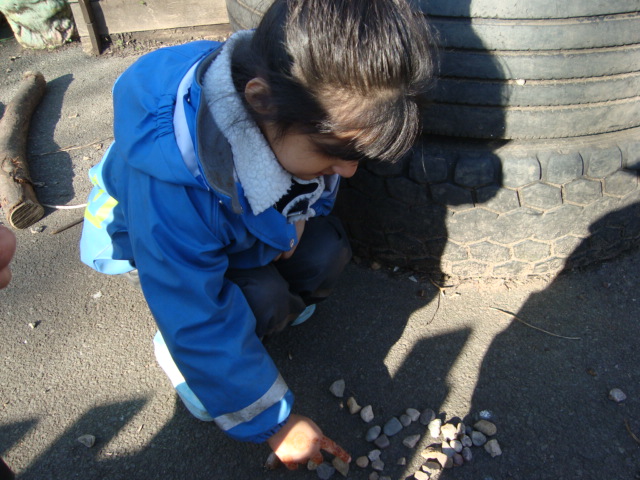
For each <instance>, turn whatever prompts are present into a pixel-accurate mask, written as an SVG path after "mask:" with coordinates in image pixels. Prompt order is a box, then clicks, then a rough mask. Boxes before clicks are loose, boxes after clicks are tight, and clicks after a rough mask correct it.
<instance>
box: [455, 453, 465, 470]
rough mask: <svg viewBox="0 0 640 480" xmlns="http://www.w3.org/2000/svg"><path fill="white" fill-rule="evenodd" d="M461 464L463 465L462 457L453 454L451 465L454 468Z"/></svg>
mask: <svg viewBox="0 0 640 480" xmlns="http://www.w3.org/2000/svg"><path fill="white" fill-rule="evenodd" d="M463 464H464V458H462V455H460V454H459V453H454V454H453V465H454V466H455V467H460V466H461V465H463Z"/></svg>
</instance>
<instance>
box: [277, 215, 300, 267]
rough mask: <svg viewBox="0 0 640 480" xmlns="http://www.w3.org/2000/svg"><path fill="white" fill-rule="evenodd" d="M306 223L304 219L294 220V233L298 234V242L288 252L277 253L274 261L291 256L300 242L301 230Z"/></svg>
mask: <svg viewBox="0 0 640 480" xmlns="http://www.w3.org/2000/svg"><path fill="white" fill-rule="evenodd" d="M306 224H307V221H306V220H298V221H297V222H296V234H297V235H298V242H297V243H296V244H295V245H294V246H293V248H292V249H291V250H289V251H288V252H282V253H281V254H280V255H278V256H277V257H276V258H275V260H274V262H276V261H278V260H287V259H289V258H291V256H292V255H293V253H294V252H295V251H296V248H298V245H299V244H300V239H301V238H302V232H304V226H305V225H306Z"/></svg>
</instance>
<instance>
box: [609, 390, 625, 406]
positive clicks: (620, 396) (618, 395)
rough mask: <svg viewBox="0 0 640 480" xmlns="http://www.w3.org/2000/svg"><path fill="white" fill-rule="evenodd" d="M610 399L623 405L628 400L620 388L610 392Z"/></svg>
mask: <svg viewBox="0 0 640 480" xmlns="http://www.w3.org/2000/svg"><path fill="white" fill-rule="evenodd" d="M609 399H610V400H613V401H614V402H616V403H621V402H624V401H625V400H626V399H627V395H626V394H625V393H624V392H623V391H622V390H620V389H619V388H612V389H611V390H610V391H609Z"/></svg>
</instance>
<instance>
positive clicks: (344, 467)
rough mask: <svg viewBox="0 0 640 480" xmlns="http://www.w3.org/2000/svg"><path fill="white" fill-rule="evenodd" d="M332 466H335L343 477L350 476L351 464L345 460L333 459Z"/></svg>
mask: <svg viewBox="0 0 640 480" xmlns="http://www.w3.org/2000/svg"><path fill="white" fill-rule="evenodd" d="M331 464H332V465H333V468H335V469H336V470H337V471H338V472H339V473H340V475H342V476H343V477H346V476H347V475H349V464H348V463H347V462H345V461H344V460H342V459H340V458H338V457H333V460H332V461H331Z"/></svg>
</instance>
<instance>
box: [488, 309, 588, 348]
mask: <svg viewBox="0 0 640 480" xmlns="http://www.w3.org/2000/svg"><path fill="white" fill-rule="evenodd" d="M489 308H491V309H493V310H497V311H499V312H502V313H506V314H507V315H511V316H512V317H513V318H515V319H516V320H518V321H519V322H520V323H522V324H524V325H526V326H527V327H531V328H533V329H535V330H539V331H540V332H542V333H546V334H547V335H551V336H553V337H558V338H564V339H565V340H580V337H565V336H564V335H558V334H557V333H553V332H549V331H547V330H544V329H542V328H540V327H536V326H535V325H531V324H530V323H527V322H525V321H524V320H522V319H521V318H519V317H518V316H517V315H515V314H514V313H511V312H508V311H507V310H503V309H501V308H497V307H489Z"/></svg>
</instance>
